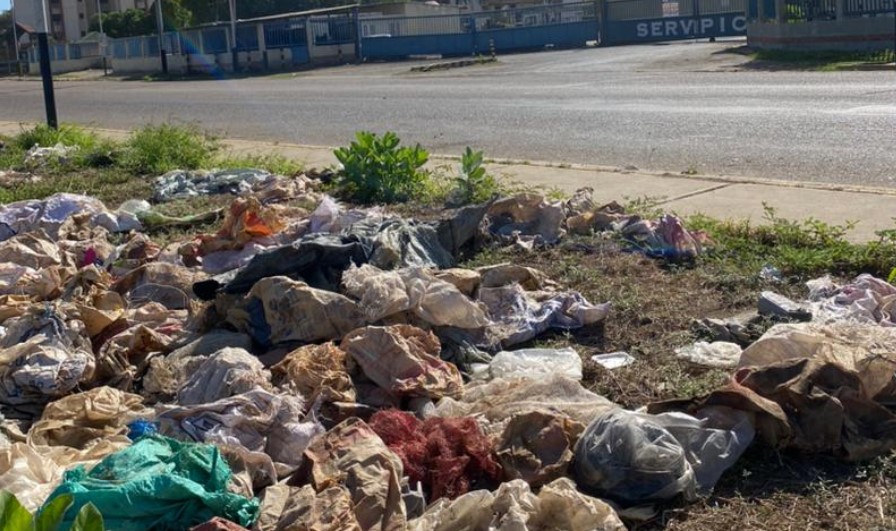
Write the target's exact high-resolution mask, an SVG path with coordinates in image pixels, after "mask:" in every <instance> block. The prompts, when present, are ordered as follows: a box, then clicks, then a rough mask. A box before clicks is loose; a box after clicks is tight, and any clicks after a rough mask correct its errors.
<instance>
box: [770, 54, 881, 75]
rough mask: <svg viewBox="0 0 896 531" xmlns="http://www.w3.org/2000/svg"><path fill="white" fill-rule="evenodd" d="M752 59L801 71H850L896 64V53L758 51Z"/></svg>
mask: <svg viewBox="0 0 896 531" xmlns="http://www.w3.org/2000/svg"><path fill="white" fill-rule="evenodd" d="M753 59H754V61H756V62H760V63H769V64H775V65H780V66H782V67H790V68H798V69H802V70H820V71H837V70H850V69H854V68H857V67H861V66H864V65H886V64H892V63H894V62H896V51H894V50H880V51H868V52H838V51H819V52H800V51H794V50H759V51H756V52H754V53H753Z"/></svg>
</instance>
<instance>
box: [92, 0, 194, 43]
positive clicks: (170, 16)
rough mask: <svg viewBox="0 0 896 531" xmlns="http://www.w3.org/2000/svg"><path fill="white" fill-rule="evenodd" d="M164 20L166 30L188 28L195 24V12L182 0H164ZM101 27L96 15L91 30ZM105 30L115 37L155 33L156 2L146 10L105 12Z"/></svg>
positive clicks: (107, 33)
mask: <svg viewBox="0 0 896 531" xmlns="http://www.w3.org/2000/svg"><path fill="white" fill-rule="evenodd" d="M162 20H163V21H164V22H165V30H166V31H173V30H178V29H182V28H187V27H190V26H191V25H192V24H193V13H192V12H191V11H190V10H189V9H188V8H187V7H186V6H184V3H183V1H182V0H164V1H163V2H162ZM99 29H100V25H99V21H98V20H97V17H94V18H93V20H92V21H91V22H90V31H99ZM103 31H104V32H105V33H106V35H108V36H109V37H111V38H113V39H118V38H121V37H136V36H138V35H150V34H152V33H155V32H156V15H155V4H153V5H151V6H150V8H149V9H148V10H146V11H144V10H142V9H128V10H126V11H116V12H112V13H103Z"/></svg>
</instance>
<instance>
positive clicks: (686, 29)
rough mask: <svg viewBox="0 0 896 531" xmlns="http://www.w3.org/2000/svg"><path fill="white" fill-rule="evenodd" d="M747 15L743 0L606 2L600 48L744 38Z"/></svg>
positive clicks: (632, 0) (638, 0)
mask: <svg viewBox="0 0 896 531" xmlns="http://www.w3.org/2000/svg"><path fill="white" fill-rule="evenodd" d="M746 11H747V1H746V0H607V1H606V3H604V13H603V32H602V35H601V44H634V43H639V42H656V41H671V40H681V39H696V38H710V37H733V36H738V35H746V33H747V16H746Z"/></svg>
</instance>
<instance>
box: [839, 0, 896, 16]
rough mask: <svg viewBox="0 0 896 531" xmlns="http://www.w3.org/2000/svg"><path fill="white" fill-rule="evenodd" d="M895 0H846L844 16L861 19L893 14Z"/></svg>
mask: <svg viewBox="0 0 896 531" xmlns="http://www.w3.org/2000/svg"><path fill="white" fill-rule="evenodd" d="M893 1H894V0H844V2H845V5H844V6H843V15H844V16H847V17H861V16H865V15H883V14H889V13H893V10H894V7H893Z"/></svg>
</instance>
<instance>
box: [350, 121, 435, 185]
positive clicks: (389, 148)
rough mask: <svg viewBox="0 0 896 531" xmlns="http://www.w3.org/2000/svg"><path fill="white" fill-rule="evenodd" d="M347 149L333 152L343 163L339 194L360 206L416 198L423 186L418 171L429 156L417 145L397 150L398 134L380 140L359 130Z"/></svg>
mask: <svg viewBox="0 0 896 531" xmlns="http://www.w3.org/2000/svg"><path fill="white" fill-rule="evenodd" d="M355 137H356V140H355V141H354V142H352V143H351V145H350V146H349V147H344V148H339V149H337V150H336V151H334V152H333V153H334V154H335V155H336V158H337V159H338V160H339V162H340V163H342V166H343V169H342V171H341V172H340V175H339V181H338V185H339V187H340V189H341V190H342V193H343V194H344V195H345V196H346V197H348V198H349V199H351V200H353V201H357V202H359V203H377V202H381V203H397V202H404V201H407V200H409V199H411V198H414V197H416V196H417V195H418V194H419V193H420V192H421V191H422V190H423V189H424V188H425V185H426V180H427V174H426V173H425V172H423V171H421V168H422V167H423V165H424V164H426V161H427V160H429V153H428V152H427V151H426V150H425V149H423V148H422V147H421V146H420V144H417V145H416V146H414V147H399V144H400V143H401V140H399V138H398V135H396V134H395V133H393V132H391V131H389V132H387V133H385V134H384V135H383V136H382V137H379V136H377V135H376V134H375V133H370V132H367V131H359V132H358V133H356V134H355Z"/></svg>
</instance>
